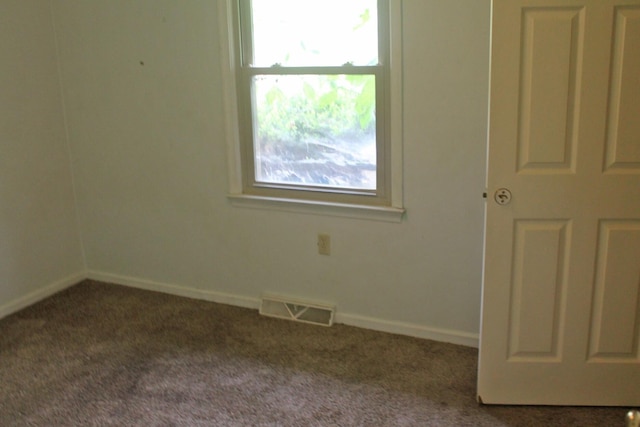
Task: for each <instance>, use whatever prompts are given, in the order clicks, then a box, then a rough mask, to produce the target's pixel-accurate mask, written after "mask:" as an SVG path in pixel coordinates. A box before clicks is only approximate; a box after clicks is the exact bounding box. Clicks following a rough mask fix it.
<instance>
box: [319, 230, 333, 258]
mask: <svg viewBox="0 0 640 427" xmlns="http://www.w3.org/2000/svg"><path fill="white" fill-rule="evenodd" d="M318 253H319V254H320V255H331V236H329V235H328V234H323V233H320V234H318Z"/></svg>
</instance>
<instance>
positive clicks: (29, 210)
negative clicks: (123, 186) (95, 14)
mask: <svg viewBox="0 0 640 427" xmlns="http://www.w3.org/2000/svg"><path fill="white" fill-rule="evenodd" d="M0 58H1V60H0V94H2V95H1V96H0V317H2V316H4V315H6V314H8V313H10V312H12V311H15V310H17V309H19V308H22V307H24V306H26V305H28V304H30V303H32V302H34V301H36V300H38V299H40V298H42V297H43V296H46V295H47V294H49V293H51V292H54V291H56V290H59V289H61V288H62V287H64V286H67V285H69V284H72V283H74V282H75V281H77V280H80V279H82V277H83V275H84V264H83V260H82V254H81V249H80V239H79V234H78V227H77V220H76V215H75V207H74V200H73V191H72V181H71V168H70V163H69V154H68V150H67V145H66V134H65V128H64V116H63V109H62V100H61V92H60V84H59V76H58V68H57V62H56V49H55V38H54V30H53V24H52V20H51V9H50V5H49V3H48V2H43V1H39V0H3V1H2V2H0Z"/></svg>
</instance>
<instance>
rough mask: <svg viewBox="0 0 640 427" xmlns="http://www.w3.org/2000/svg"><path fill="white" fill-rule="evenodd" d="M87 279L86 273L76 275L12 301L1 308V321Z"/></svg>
mask: <svg viewBox="0 0 640 427" xmlns="http://www.w3.org/2000/svg"><path fill="white" fill-rule="evenodd" d="M86 277H87V276H86V274H85V272H84V271H82V272H79V273H75V274H72V275H71V276H68V277H65V278H64V279H60V280H56V281H55V282H53V283H50V284H49V285H47V286H44V287H43V288H41V289H38V290H36V291H33V292H30V293H28V294H26V295H24V296H22V297H19V298H17V299H15V300H13V301H10V302H8V303H7V304H4V305H2V306H0V319H2V318H3V317H6V316H8V315H10V314H12V313H15V312H16V311H19V310H22V309H23V308H27V307H29V306H30V305H33V304H35V303H37V302H39V301H41V300H43V299H45V298H47V297H49V296H51V295H53V294H55V293H58V292H60V291H62V290H64V289H66V288H68V287H70V286H73V285H75V284H77V283H80V282H82V281H83V280H84V279H86Z"/></svg>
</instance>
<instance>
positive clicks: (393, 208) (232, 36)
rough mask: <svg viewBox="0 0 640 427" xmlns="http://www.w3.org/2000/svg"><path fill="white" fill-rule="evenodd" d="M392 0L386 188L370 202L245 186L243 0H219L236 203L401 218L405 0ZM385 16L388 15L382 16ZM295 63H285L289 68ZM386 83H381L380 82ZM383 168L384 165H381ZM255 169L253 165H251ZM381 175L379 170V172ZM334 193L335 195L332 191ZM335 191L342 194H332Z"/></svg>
mask: <svg viewBox="0 0 640 427" xmlns="http://www.w3.org/2000/svg"><path fill="white" fill-rule="evenodd" d="M387 1H388V8H389V9H388V17H389V19H388V23H389V25H390V28H389V29H388V30H385V31H386V34H387V35H388V37H389V41H388V46H389V51H388V52H387V53H386V55H387V56H386V57H385V56H383V57H381V60H386V61H388V67H387V69H388V73H389V76H388V78H387V79H385V81H386V83H385V86H386V87H383V88H382V90H384V92H385V96H388V97H389V100H388V101H387V102H386V105H387V108H388V109H389V110H390V111H388V112H387V114H386V118H385V120H384V122H385V123H384V125H383V126H382V129H383V131H384V132H385V133H386V135H385V138H387V141H388V142H387V143H386V144H383V146H384V149H385V150H386V152H385V159H386V164H385V165H384V166H383V167H384V168H386V170H384V171H383V173H384V175H385V184H384V186H383V187H384V188H385V191H386V192H387V194H386V195H385V196H384V197H383V198H379V199H378V198H376V199H377V200H381V201H382V202H380V201H378V202H375V203H371V202H370V200H367V201H365V200H362V195H357V197H355V198H352V197H350V196H349V194H348V193H346V195H345V193H339V194H335V193H333V192H331V193H328V192H317V191H308V190H301V192H302V194H299V195H297V196H296V197H295V198H294V197H292V191H293V190H291V189H289V188H287V189H284V190H279V189H277V188H273V187H274V186H270V188H269V191H268V193H264V194H263V193H261V192H258V193H256V192H253V191H251V189H249V188H247V186H245V183H246V182H247V177H246V175H245V171H246V170H247V168H246V167H244V165H243V157H245V156H243V155H242V152H241V150H242V149H243V148H242V147H243V144H241V141H240V138H241V134H240V133H241V127H240V114H239V110H238V107H239V102H238V97H237V90H238V88H239V86H238V79H239V78H240V77H239V76H240V70H239V67H240V61H239V59H240V58H239V57H238V53H239V52H240V44H239V43H240V40H239V37H238V35H237V34H236V31H237V26H236V22H235V20H236V19H238V13H237V10H238V9H237V8H238V0H222V1H220V2H218V6H219V9H218V12H219V30H220V32H219V36H220V52H221V56H220V60H221V66H222V83H223V88H222V90H223V102H224V104H225V105H224V107H225V115H224V122H225V131H226V141H227V160H228V165H229V171H228V172H229V173H228V179H229V198H230V200H231V201H232V204H233V205H234V206H243V207H252V208H256V207H262V208H265V209H277V210H287V211H295V212H306V213H319V214H323V215H325V214H326V215H338V216H349V217H363V218H370V219H380V220H385V221H389V220H391V221H401V219H402V216H403V214H404V212H405V209H404V207H403V194H402V164H403V158H402V99H401V95H402V41H401V31H402V30H401V17H402V0H387ZM383 21H385V20H383ZM284 68H285V67H282V68H278V69H277V70H271V69H270V68H266V69H264V68H261V69H260V70H271V72H272V73H274V74H277V73H281V72H282V69H284ZM289 68H291V69H292V71H294V70H295V68H294V67H286V69H289ZM376 86H382V85H376ZM379 168H380V165H379ZM251 172H253V171H251ZM378 176H380V172H379V175H378ZM327 195H330V197H327ZM334 195H337V196H341V197H333V196H334Z"/></svg>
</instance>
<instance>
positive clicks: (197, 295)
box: [87, 270, 260, 310]
mask: <svg viewBox="0 0 640 427" xmlns="http://www.w3.org/2000/svg"><path fill="white" fill-rule="evenodd" d="M87 275H88V278H89V279H92V280H97V281H100V282H106V283H113V284H116V285H123V286H129V287H131V288H138V289H145V290H148V291H156V292H162V293H165V294H171V295H177V296H181V297H186V298H193V299H199V300H204V301H211V302H217V303H220V304H227V305H235V306H237V307H244V308H251V309H255V310H257V309H258V308H259V307H260V300H259V299H258V298H249V297H244V296H239V295H232V294H227V293H224V292H215V291H206V290H203V289H196V288H188V287H185V286H179V285H172V284H168V283H161V282H155V281H153V280H146V279H138V278H135V277H128V276H120V275H117V274H111V273H104V272H101V271H92V270H90V271H89V272H88V273H87Z"/></svg>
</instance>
